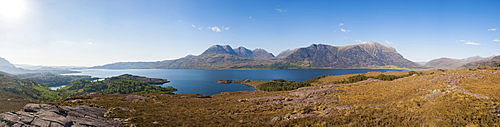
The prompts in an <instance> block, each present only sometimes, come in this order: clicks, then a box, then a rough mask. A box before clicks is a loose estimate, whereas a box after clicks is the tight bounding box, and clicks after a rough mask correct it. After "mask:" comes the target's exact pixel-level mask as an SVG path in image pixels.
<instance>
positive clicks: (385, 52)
mask: <svg viewBox="0 0 500 127" xmlns="http://www.w3.org/2000/svg"><path fill="white" fill-rule="evenodd" d="M380 66H397V67H403V68H420V67H422V66H421V65H419V64H417V63H414V62H412V61H409V60H407V59H405V58H404V57H403V56H402V55H401V54H399V53H398V52H397V51H396V50H395V49H394V48H392V47H389V46H384V45H382V44H379V43H377V42H367V43H363V44H357V45H349V46H340V47H339V46H331V45H324V44H313V45H311V46H309V47H304V48H297V49H293V50H286V51H283V52H281V53H280V54H279V55H278V56H274V55H273V54H272V53H269V52H267V51H266V50H264V49H255V50H250V49H247V48H245V47H238V48H234V49H233V48H232V47H231V46H229V45H214V46H211V47H209V48H208V49H206V50H205V51H204V52H203V53H202V54H201V55H198V56H192V55H189V56H186V57H184V58H180V59H176V60H165V61H158V62H118V63H113V64H107V65H102V66H95V67H92V68H96V69H145V68H163V69H166V68H182V69H238V68H264V69H297V68H364V67H380Z"/></svg>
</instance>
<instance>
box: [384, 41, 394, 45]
mask: <svg viewBox="0 0 500 127" xmlns="http://www.w3.org/2000/svg"><path fill="white" fill-rule="evenodd" d="M385 43H387V44H394V42H390V41H388V40H385Z"/></svg>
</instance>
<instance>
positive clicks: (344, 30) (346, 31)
mask: <svg viewBox="0 0 500 127" xmlns="http://www.w3.org/2000/svg"><path fill="white" fill-rule="evenodd" d="M340 31H342V32H344V33H349V32H351V30H346V29H340Z"/></svg>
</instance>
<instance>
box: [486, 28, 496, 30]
mask: <svg viewBox="0 0 500 127" xmlns="http://www.w3.org/2000/svg"><path fill="white" fill-rule="evenodd" d="M488 31H497V28H491V29H488Z"/></svg>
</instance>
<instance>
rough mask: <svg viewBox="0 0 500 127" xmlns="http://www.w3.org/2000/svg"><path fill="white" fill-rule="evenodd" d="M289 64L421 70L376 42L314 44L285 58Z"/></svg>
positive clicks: (416, 65) (392, 49)
mask: <svg viewBox="0 0 500 127" xmlns="http://www.w3.org/2000/svg"><path fill="white" fill-rule="evenodd" d="M283 61H285V62H289V63H297V64H304V65H305V66H314V67H330V68H359V67H376V66H389V65H394V66H397V67H403V68H419V67H421V66H420V65H418V64H417V63H414V62H412V61H409V60H407V59H405V58H404V57H403V56H402V55H401V54H399V53H398V52H396V50H395V49H394V48H392V47H388V46H384V45H381V44H379V43H376V42H367V43H363V44H358V45H350V46H342V47H337V46H330V45H324V44H313V45H311V46H309V47H306V48H300V49H297V51H295V52H293V53H292V54H290V55H289V56H287V57H285V58H283Z"/></svg>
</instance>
